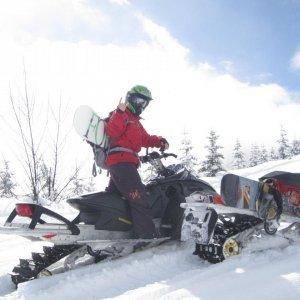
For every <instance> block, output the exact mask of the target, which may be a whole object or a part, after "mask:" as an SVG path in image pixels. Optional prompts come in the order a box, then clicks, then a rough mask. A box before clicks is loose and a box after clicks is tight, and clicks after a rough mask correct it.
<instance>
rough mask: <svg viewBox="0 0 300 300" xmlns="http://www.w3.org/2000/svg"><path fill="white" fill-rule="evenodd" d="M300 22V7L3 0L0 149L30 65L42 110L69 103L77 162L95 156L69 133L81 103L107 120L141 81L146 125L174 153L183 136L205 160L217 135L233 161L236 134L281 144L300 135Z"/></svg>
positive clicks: (247, 143) (248, 141)
mask: <svg viewBox="0 0 300 300" xmlns="http://www.w3.org/2000/svg"><path fill="white" fill-rule="evenodd" d="M299 18H300V1H298V0H294V1H292V0H290V1H288V0H281V1H280V0H273V1H270V0H267V1H256V0H253V1H240V2H238V3H237V1H231V0H228V1H220V0H216V1H206V0H199V1H194V0H188V1H174V0H173V1H169V0H164V1H158V0H153V1H143V0H141V1H133V0H132V1H131V0H103V1H97V0H90V1H88V0H40V1H34V0H27V1H22V0H2V1H1V2H0V49H1V52H0V66H1V67H0V97H1V101H0V117H1V119H0V121H1V122H2V124H1V132H2V136H3V137H5V140H6V141H7V143H2V145H1V153H2V155H4V156H7V155H9V154H10V153H11V151H10V149H11V148H12V147H14V146H13V145H10V147H8V146H7V144H10V140H11V137H10V133H9V130H8V126H7V124H8V123H10V124H13V116H12V113H11V110H10V105H9V93H10V91H11V93H12V95H13V96H14V97H20V96H21V95H22V93H23V83H24V74H23V70H24V67H25V69H26V74H27V83H28V86H29V96H30V97H33V98H34V99H35V101H36V104H37V105H39V106H40V107H41V108H43V107H46V103H47V101H50V102H51V103H52V104H57V103H58V102H59V99H62V102H63V104H64V105H68V112H69V115H68V117H66V120H65V128H64V130H65V131H68V130H69V131H70V140H69V141H68V147H69V148H70V149H72V150H73V155H74V157H73V156H69V160H73V161H74V160H75V158H76V159H79V160H86V152H87V151H89V150H87V148H86V145H85V144H84V143H83V142H82V141H81V140H80V138H78V136H76V133H75V131H74V130H72V115H73V113H74V111H75V109H76V107H77V106H78V105H82V104H87V105H90V106H91V107H93V108H94V110H95V111H97V112H99V114H100V115H102V116H106V115H107V114H108V113H109V111H111V110H113V109H114V108H115V107H116V106H117V104H118V102H119V99H120V97H124V96H125V94H126V91H128V90H129V89H130V88H131V87H132V86H133V85H135V84H143V85H146V86H147V87H149V88H150V89H151V91H152V94H153V96H154V101H153V102H152V103H151V105H150V106H149V107H147V110H146V111H145V112H144V114H143V117H144V120H143V124H144V126H145V128H146V129H147V131H148V132H149V133H151V134H157V135H161V136H164V137H166V139H167V140H168V141H169V143H170V150H171V151H173V152H178V149H179V148H180V141H181V138H182V132H183V131H184V130H186V131H188V132H189V133H190V136H191V139H192V141H193V145H194V147H195V151H196V152H197V154H198V155H199V157H200V158H202V159H203V158H204V156H205V154H206V153H205V149H204V145H205V144H206V137H207V135H208V131H209V130H210V129H214V130H216V132H217V134H219V135H220V143H221V144H222V145H223V146H224V151H225V153H226V154H229V153H230V152H231V151H232V148H233V144H234V141H235V139H237V138H239V139H240V141H241V143H242V145H243V147H244V151H246V152H247V151H248V150H249V149H250V147H251V145H252V144H253V143H257V144H258V145H261V144H265V145H266V146H267V147H268V148H270V147H272V146H273V147H276V146H277V145H276V140H278V138H279V131H280V128H281V126H283V127H284V128H285V129H286V130H287V131H288V133H289V138H290V139H296V138H297V139H299V138H300V135H299V127H300V118H299V116H300V87H299V82H300V35H299V32H300V19H299ZM41 110H42V109H40V110H39V111H40V114H41V115H42V113H41ZM39 121H40V122H43V119H42V117H41V118H40V120H39ZM40 127H41V126H40V124H39V125H36V130H38V129H39V128H40ZM47 134H49V135H50V134H51V132H49V133H47ZM14 142H17V143H18V141H16V140H14ZM15 149H16V148H15ZM74 149H76V150H75V151H74ZM228 157H229V155H228ZM89 159H90V158H89ZM229 160H230V158H228V161H229Z"/></svg>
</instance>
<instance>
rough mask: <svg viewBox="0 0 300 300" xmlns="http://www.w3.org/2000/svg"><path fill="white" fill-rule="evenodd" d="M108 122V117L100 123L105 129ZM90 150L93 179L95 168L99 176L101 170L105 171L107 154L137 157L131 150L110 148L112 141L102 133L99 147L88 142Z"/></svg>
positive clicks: (95, 172) (95, 173) (117, 147)
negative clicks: (102, 123)
mask: <svg viewBox="0 0 300 300" xmlns="http://www.w3.org/2000/svg"><path fill="white" fill-rule="evenodd" d="M108 120H109V117H107V118H106V119H101V120H100V121H101V122H104V127H106V124H107V121H108ZM123 134H124V133H122V134H121V135H120V136H119V137H117V138H116V139H115V140H117V139H119V138H120V137H121V136H122V135H123ZM88 143H89V144H90V145H91V146H92V148H93V153H94V163H93V169H92V174H93V176H94V177H96V176H97V167H98V168H99V174H100V173H101V170H102V169H103V170H107V169H108V167H107V165H106V163H105V162H106V159H107V156H108V154H110V153H113V152H129V153H132V154H134V155H137V153H135V152H134V151H133V150H131V149H128V148H124V147H119V146H116V147H113V148H111V143H112V140H111V139H110V138H109V136H108V135H107V134H106V133H104V134H103V138H102V140H101V143H100V145H96V144H93V143H91V142H88Z"/></svg>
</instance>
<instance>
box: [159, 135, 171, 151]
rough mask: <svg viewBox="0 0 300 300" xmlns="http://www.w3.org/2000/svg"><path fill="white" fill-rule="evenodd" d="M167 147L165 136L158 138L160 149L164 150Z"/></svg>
mask: <svg viewBox="0 0 300 300" xmlns="http://www.w3.org/2000/svg"><path fill="white" fill-rule="evenodd" d="M168 148H169V143H168V141H167V140H166V139H165V138H161V139H160V148H159V150H160V151H165V150H167V149H168Z"/></svg>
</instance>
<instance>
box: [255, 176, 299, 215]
mask: <svg viewBox="0 0 300 300" xmlns="http://www.w3.org/2000/svg"><path fill="white" fill-rule="evenodd" d="M259 180H260V181H264V182H269V184H272V185H273V186H275V187H276V189H277V190H278V191H279V193H280V194H281V196H282V200H283V212H284V213H285V214H287V215H290V216H295V217H298V218H299V217H300V173H290V172H283V171H275V172H271V173H268V174H266V175H264V176H263V177H261V178H260V179H259Z"/></svg>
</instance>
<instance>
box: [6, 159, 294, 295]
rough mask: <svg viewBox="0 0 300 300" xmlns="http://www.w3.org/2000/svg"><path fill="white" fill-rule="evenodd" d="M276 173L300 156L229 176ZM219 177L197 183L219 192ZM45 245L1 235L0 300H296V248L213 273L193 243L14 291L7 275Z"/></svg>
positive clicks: (252, 256) (230, 263)
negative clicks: (195, 249) (23, 259)
mask: <svg viewBox="0 0 300 300" xmlns="http://www.w3.org/2000/svg"><path fill="white" fill-rule="evenodd" d="M275 170H278V171H289V172H299V170H300V156H297V157H295V158H293V159H290V160H284V161H282V160H281V161H272V162H268V163H264V164H262V165H258V166H255V167H252V168H247V169H243V170H231V171H228V172H230V173H235V174H239V175H242V176H247V177H249V178H252V179H258V178H259V177H261V176H263V175H264V174H266V173H268V172H271V171H275ZM223 174H224V172H223V173H219V174H218V176H217V177H215V178H208V177H206V178H202V179H204V180H206V181H208V182H210V183H211V184H212V185H213V186H214V187H215V188H216V190H219V186H220V180H221V178H222V175H223ZM0 203H1V204H0V217H1V220H4V219H3V218H4V217H5V216H7V215H8V213H9V212H10V209H11V208H12V207H13V204H14V203H15V201H13V200H12V199H10V200H9V199H1V202H0ZM55 209H56V211H59V212H60V213H64V212H65V213H66V214H67V215H69V216H71V215H72V214H73V213H74V212H73V211H72V210H71V209H70V208H67V207H66V206H65V205H64V204H63V203H61V204H58V205H56V207H55ZM271 243H272V242H271V239H270V244H271ZM44 244H45V243H42V242H35V243H32V242H30V241H28V240H26V239H23V238H21V237H16V236H5V235H0V297H1V299H25V300H26V299H30V300H31V299H33V300H34V299H43V300H48V299H49V300H50V299H68V300H72V299H74V300H75V299H112V298H116V299H203V300H214V299H220V298H221V299H222V300H226V299H231V300H232V299H243V300H248V299H249V300H250V299H251V300H252V299H267V298H269V299H272V300H273V299H275V300H279V299H291V300H293V299H295V300H296V299H300V245H298V244H295V245H291V246H289V247H285V248H284V249H281V248H274V249H272V250H268V251H261V252H255V253H249V251H244V253H243V254H241V255H239V256H236V257H233V258H231V259H229V260H226V261H224V262H222V263H219V264H216V265H211V264H209V263H207V262H204V261H201V260H200V259H199V258H198V257H196V256H194V255H192V252H193V250H194V249H193V247H194V245H193V243H191V242H188V243H179V242H172V243H170V244H164V245H161V246H159V247H157V248H153V249H148V250H145V251H140V252H138V253H135V254H132V255H130V256H127V257H124V258H121V259H118V260H115V261H108V262H102V263H99V264H96V265H90V266H85V267H81V268H78V269H76V270H73V271H70V272H67V273H63V274H58V275H55V276H52V277H46V278H41V279H38V280H34V281H31V282H26V283H23V284H20V285H19V288H18V290H15V289H14V286H13V284H12V283H11V282H10V277H9V275H7V273H8V272H10V271H11V270H12V268H13V266H14V265H16V264H17V263H18V258H20V257H21V258H25V257H29V256H30V253H31V252H33V251H39V249H40V248H41V247H42V245H44ZM274 246H276V243H274Z"/></svg>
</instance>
